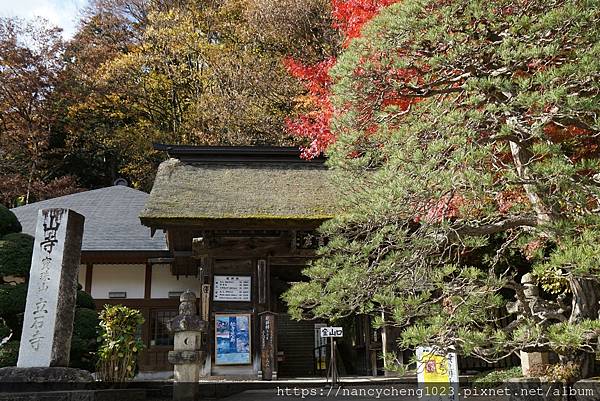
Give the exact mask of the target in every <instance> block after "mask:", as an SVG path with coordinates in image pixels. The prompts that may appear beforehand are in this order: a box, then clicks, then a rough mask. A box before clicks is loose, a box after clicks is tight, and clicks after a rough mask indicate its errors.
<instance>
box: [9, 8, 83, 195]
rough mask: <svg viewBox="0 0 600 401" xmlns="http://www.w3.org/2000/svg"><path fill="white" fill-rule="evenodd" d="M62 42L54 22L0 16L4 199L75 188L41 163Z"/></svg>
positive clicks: (70, 180) (48, 133) (66, 177)
mask: <svg viewBox="0 0 600 401" xmlns="http://www.w3.org/2000/svg"><path fill="white" fill-rule="evenodd" d="M63 47H64V43H63V41H62V39H61V37H60V30H59V29H58V28H51V27H48V26H46V24H45V23H43V22H42V23H33V22H31V23H25V22H24V21H20V20H17V19H7V18H2V19H0V82H1V84H0V174H1V175H2V177H3V179H2V181H1V182H0V201H2V202H3V203H6V204H8V205H11V206H12V205H14V202H15V200H16V198H17V197H18V196H22V197H23V200H24V202H29V201H30V200H31V199H40V198H44V197H45V196H47V194H49V193H52V194H54V195H60V194H66V193H70V192H72V191H74V190H75V189H76V180H75V179H74V178H73V177H70V176H69V175H64V176H58V175H56V174H54V172H53V171H52V169H51V168H50V166H49V165H48V163H47V154H48V153H49V152H50V150H51V149H50V148H51V147H50V139H51V131H52V126H53V124H54V123H55V122H56V114H55V113H54V110H53V108H52V96H53V91H54V88H55V87H56V85H57V82H58V77H59V74H60V71H61V69H62V66H63V63H62V58H61V53H62V51H63ZM30 198H31V199H30Z"/></svg>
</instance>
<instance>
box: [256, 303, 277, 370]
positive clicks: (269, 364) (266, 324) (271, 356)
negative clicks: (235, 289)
mask: <svg viewBox="0 0 600 401" xmlns="http://www.w3.org/2000/svg"><path fill="white" fill-rule="evenodd" d="M259 316H260V331H261V332H260V361H261V362H260V363H261V366H260V368H261V371H262V379H263V380H273V376H274V373H275V372H276V363H277V359H276V357H275V356H276V351H275V347H276V344H275V333H276V330H275V328H276V326H275V324H276V323H275V313H273V312H270V311H267V312H262V313H260V314H259ZM275 374H276V373H275Z"/></svg>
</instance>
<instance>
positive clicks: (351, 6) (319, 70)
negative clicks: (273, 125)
mask: <svg viewBox="0 0 600 401" xmlns="http://www.w3.org/2000/svg"><path fill="white" fill-rule="evenodd" d="M397 1H398V0H332V2H331V6H332V26H333V27H334V28H335V29H337V30H339V31H340V32H341V34H342V36H343V38H344V39H343V40H344V41H343V45H342V47H346V46H347V45H348V43H350V41H351V40H352V39H354V38H356V37H358V36H360V31H361V28H362V26H363V25H364V24H365V23H366V22H367V21H369V20H370V19H371V18H373V16H375V15H376V14H377V13H378V12H379V10H381V9H382V8H383V7H385V6H388V5H390V4H393V3H395V2H397ZM335 62H336V57H335V56H331V57H329V58H327V59H325V60H322V61H320V62H317V63H315V64H311V65H305V64H304V63H303V62H302V61H300V60H296V59H293V58H291V57H287V58H285V59H284V64H285V66H286V68H287V70H288V72H289V73H290V74H291V75H292V76H294V77H296V78H297V79H298V80H300V81H301V82H302V84H303V85H304V87H305V89H306V91H307V95H306V98H305V99H304V102H305V103H308V104H307V105H306V106H307V108H308V109H310V111H308V112H305V113H303V114H301V115H299V116H297V117H296V118H288V119H286V127H287V130H288V131H289V132H291V133H292V134H293V135H295V136H298V137H302V138H305V139H307V140H308V142H309V145H308V146H303V147H302V157H304V158H307V159H310V158H313V157H316V156H318V155H320V154H321V153H323V152H324V151H325V150H326V149H327V147H328V146H329V145H331V144H332V143H333V142H334V141H335V136H334V134H333V133H332V131H331V118H332V116H333V112H334V110H333V106H332V104H331V100H330V99H329V97H330V95H331V93H330V90H331V88H330V87H331V77H330V76H329V70H330V69H331V67H332V66H333V65H334V64H335ZM389 95H390V94H388V99H387V100H386V101H387V102H388V103H389V104H393V103H395V102H402V101H401V100H399V99H398V98H397V97H394V96H392V97H391V98H390V97H389Z"/></svg>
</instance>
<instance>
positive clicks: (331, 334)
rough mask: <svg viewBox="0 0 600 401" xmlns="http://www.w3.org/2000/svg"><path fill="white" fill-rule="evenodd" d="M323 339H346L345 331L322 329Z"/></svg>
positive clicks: (341, 329)
mask: <svg viewBox="0 0 600 401" xmlns="http://www.w3.org/2000/svg"><path fill="white" fill-rule="evenodd" d="M319 330H320V331H321V337H322V338H327V337H344V329H343V328H342V327H321V328H320V329H319Z"/></svg>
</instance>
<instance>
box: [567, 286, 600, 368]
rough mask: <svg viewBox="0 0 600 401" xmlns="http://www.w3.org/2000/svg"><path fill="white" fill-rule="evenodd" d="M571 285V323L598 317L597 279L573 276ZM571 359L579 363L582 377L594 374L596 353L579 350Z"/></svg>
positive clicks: (599, 288)
mask: <svg viewBox="0 0 600 401" xmlns="http://www.w3.org/2000/svg"><path fill="white" fill-rule="evenodd" d="M569 285H570V287H571V293H572V294H573V300H572V310H571V316H570V318H569V323H570V324H575V323H579V322H581V321H583V320H586V319H598V311H599V309H600V308H599V305H598V302H599V300H600V297H599V290H600V287H599V285H598V283H597V282H596V280H593V279H590V278H582V277H571V278H570V279H569ZM569 359H570V360H571V361H572V362H575V363H577V364H578V365H579V367H580V369H581V377H582V378H586V377H590V376H592V375H593V374H594V362H595V354H592V353H587V352H577V353H575V354H574V355H573V356H572V358H569Z"/></svg>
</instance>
